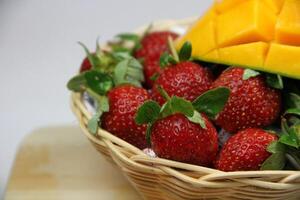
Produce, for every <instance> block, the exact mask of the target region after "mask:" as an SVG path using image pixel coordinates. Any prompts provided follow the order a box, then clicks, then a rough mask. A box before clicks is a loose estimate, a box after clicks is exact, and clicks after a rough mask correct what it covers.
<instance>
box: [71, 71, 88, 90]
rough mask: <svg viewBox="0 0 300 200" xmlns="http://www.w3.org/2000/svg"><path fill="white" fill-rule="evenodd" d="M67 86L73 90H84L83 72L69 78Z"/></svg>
mask: <svg viewBox="0 0 300 200" xmlns="http://www.w3.org/2000/svg"><path fill="white" fill-rule="evenodd" d="M67 87H68V89H69V90H72V91H74V92H82V91H84V88H85V87H86V80H85V77H84V73H82V74H79V75H77V76H74V77H73V78H71V79H70V80H69V82H68V84H67Z"/></svg>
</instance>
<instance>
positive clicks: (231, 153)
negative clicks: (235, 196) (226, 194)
mask: <svg viewBox="0 0 300 200" xmlns="http://www.w3.org/2000/svg"><path fill="white" fill-rule="evenodd" d="M277 139H278V138H277V136H276V135H274V134H271V133H268V132H266V131H264V130H262V129H258V128H248V129H245V130H242V131H240V132H238V133H237V134H235V135H233V136H232V137H231V138H229V140H228V141H227V142H226V143H225V145H224V147H223V149H222V150H221V152H220V154H219V156H218V159H217V161H216V163H215V167H216V168H217V169H219V170H222V171H247V170H258V169H260V167H261V165H262V164H263V162H264V161H265V160H266V159H267V158H268V157H269V156H270V155H271V153H269V152H268V151H267V147H268V145H269V144H270V143H271V142H273V141H276V140H277Z"/></svg>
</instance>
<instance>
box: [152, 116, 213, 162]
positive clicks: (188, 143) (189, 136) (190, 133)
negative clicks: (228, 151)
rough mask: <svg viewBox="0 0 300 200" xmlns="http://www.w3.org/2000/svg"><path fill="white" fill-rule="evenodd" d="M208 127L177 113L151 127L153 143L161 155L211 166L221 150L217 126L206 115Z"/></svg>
mask: <svg viewBox="0 0 300 200" xmlns="http://www.w3.org/2000/svg"><path fill="white" fill-rule="evenodd" d="M202 116H203V118H204V121H205V123H206V129H203V128H201V126H200V125H199V124H195V123H193V122H191V121H189V120H188V119H187V118H186V117H185V116H184V115H182V114H174V115H171V116H168V117H166V118H163V119H160V120H158V121H156V122H155V123H154V125H153V127H152V131H151V144H152V148H153V150H154V152H155V153H156V155H157V156H159V157H161V158H166V159H171V160H176V161H180V162H185V163H191V164H196V165H202V166H210V165H211V164H212V162H213V161H214V160H215V158H216V155H217V152H218V136H217V131H216V129H215V127H214V126H213V125H212V123H211V122H210V121H209V120H208V119H207V118H206V117H205V116H204V115H202Z"/></svg>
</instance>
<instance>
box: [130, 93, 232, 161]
mask: <svg viewBox="0 0 300 200" xmlns="http://www.w3.org/2000/svg"><path fill="white" fill-rule="evenodd" d="M159 91H160V92H161V93H162V96H164V97H165V98H166V100H167V101H166V103H165V104H164V105H163V106H160V105H159V104H158V103H157V102H156V101H153V100H148V101H146V102H145V103H144V104H143V105H142V106H140V107H139V109H138V111H137V115H136V117H135V121H136V123H137V124H147V131H146V139H147V141H148V142H149V143H151V145H152V149H153V150H154V152H155V154H156V155H157V156H158V157H161V158H166V159H171V160H175V161H180V162H185V163H190V164H196V165H202V166H211V165H212V163H213V161H214V160H215V159H216V155H217V152H218V136H217V131H216V129H215V127H214V125H213V124H212V123H211V122H210V121H209V119H208V117H210V118H214V117H215V116H216V115H217V114H218V113H219V112H220V111H221V110H222V109H223V107H224V106H225V103H226V101H227V99H228V97H229V92H230V91H229V89H228V88H224V87H222V88H217V89H214V90H210V91H207V92H205V93H204V94H202V95H201V96H199V97H197V100H196V101H194V102H193V103H192V102H190V101H187V100H185V99H184V98H181V97H177V96H172V97H169V96H168V95H167V94H166V91H164V90H163V88H161V87H160V88H159ZM218 97H219V98H218ZM207 101H209V102H210V103H211V105H206V106H204V105H203V102H207Z"/></svg>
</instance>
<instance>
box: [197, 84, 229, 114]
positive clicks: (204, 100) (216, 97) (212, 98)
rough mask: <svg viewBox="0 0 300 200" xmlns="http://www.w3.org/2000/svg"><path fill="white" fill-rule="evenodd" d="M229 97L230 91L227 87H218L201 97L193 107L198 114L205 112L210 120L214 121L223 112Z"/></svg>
mask: <svg viewBox="0 0 300 200" xmlns="http://www.w3.org/2000/svg"><path fill="white" fill-rule="evenodd" d="M229 95H230V90H229V89H228V88H227V87H218V88H215V89H212V90H209V91H207V92H205V93H203V94H202V95H201V96H199V97H198V98H197V99H196V100H195V101H194V102H193V106H194V108H195V109H196V110H197V111H198V112H200V113H202V112H203V113H205V114H206V115H207V116H208V117H209V118H211V119H214V118H215V117H216V116H217V114H218V113H219V112H221V111H222V110H223V108H224V106H225V105H226V103H227V100H228V98H229Z"/></svg>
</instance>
